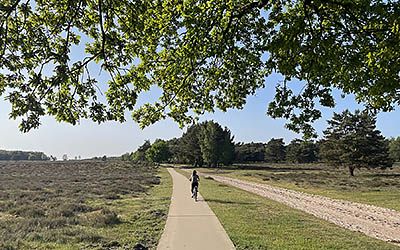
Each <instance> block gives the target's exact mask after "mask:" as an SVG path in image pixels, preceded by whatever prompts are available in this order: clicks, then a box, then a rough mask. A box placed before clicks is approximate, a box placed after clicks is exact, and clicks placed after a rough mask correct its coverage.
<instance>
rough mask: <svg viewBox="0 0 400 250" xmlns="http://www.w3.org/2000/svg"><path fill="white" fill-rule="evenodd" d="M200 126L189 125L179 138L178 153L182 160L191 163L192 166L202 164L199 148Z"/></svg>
mask: <svg viewBox="0 0 400 250" xmlns="http://www.w3.org/2000/svg"><path fill="white" fill-rule="evenodd" d="M199 140H201V126H200V125H199V124H195V125H192V126H190V127H189V128H188V129H187V131H186V132H185V133H184V134H183V135H182V138H181V140H180V149H181V150H180V153H181V154H182V156H181V157H182V158H183V161H184V162H186V163H190V164H193V166H194V167H201V166H203V156H202V153H201V149H200V141H199Z"/></svg>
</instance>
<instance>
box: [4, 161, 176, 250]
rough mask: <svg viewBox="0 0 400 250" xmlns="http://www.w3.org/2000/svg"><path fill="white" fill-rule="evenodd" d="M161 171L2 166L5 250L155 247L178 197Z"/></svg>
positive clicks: (116, 165)
mask: <svg viewBox="0 0 400 250" xmlns="http://www.w3.org/2000/svg"><path fill="white" fill-rule="evenodd" d="M159 171H160V170H159V169H158V168H155V167H152V166H145V165H134V164H132V163H130V162H122V161H79V162H78V161H74V162H70V161H66V162H40V163H39V162H37V163H35V162H15V163H12V162H8V163H0V183H1V185H0V235H1V237H0V249H49V248H66V249H84V248H93V249H112V248H118V247H120V248H124V249H134V248H135V247H140V246H145V247H154V246H155V245H156V244H157V242H158V239H159V237H160V234H161V232H162V229H163V227H164V223H165V218H166V214H167V212H168V205H169V197H170V195H171V182H170V179H169V176H168V174H167V173H166V172H165V170H162V172H159ZM159 175H161V177H162V178H160V176H159Z"/></svg>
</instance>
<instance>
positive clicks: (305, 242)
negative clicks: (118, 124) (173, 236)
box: [179, 170, 399, 250]
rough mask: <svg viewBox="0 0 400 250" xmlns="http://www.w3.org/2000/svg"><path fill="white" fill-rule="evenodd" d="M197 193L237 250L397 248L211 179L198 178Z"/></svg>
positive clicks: (186, 173) (184, 172)
mask: <svg viewBox="0 0 400 250" xmlns="http://www.w3.org/2000/svg"><path fill="white" fill-rule="evenodd" d="M179 172H180V173H182V174H184V175H186V176H189V175H190V174H189V173H188V172H186V171H182V170H179ZM199 190H200V193H201V194H202V196H203V197H204V198H205V199H206V201H207V203H208V204H209V205H210V207H211V209H212V210H213V211H214V213H215V214H216V215H217V217H218V218H219V220H220V221H221V223H222V225H223V226H224V228H225V230H226V231H227V233H228V235H229V237H230V238H231V239H232V241H233V243H234V244H235V246H236V248H237V249H238V250H241V249H252V250H253V249H399V248H398V247H396V246H394V245H391V244H388V243H385V242H383V241H380V240H376V239H373V238H370V237H368V236H365V235H364V234H361V233H357V232H352V231H349V230H346V229H343V228H340V227H338V226H336V225H334V224H332V223H329V222H326V221H324V220H321V219H318V218H316V217H314V216H312V215H309V214H307V213H304V212H302V211H299V210H296V209H292V208H289V207H287V206H285V205H282V204H280V203H278V202H275V201H271V200H268V199H266V198H263V197H260V196H257V195H255V194H251V193H249V192H246V191H242V190H240V189H237V188H234V187H231V186H226V185H224V184H220V183H218V182H216V181H213V180H211V179H206V178H202V179H201V182H200V188H199Z"/></svg>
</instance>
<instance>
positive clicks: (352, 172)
mask: <svg viewBox="0 0 400 250" xmlns="http://www.w3.org/2000/svg"><path fill="white" fill-rule="evenodd" d="M355 169H356V167H354V166H350V167H349V171H350V175H351V176H354V170H355Z"/></svg>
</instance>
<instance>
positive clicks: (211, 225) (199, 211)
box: [157, 168, 235, 250]
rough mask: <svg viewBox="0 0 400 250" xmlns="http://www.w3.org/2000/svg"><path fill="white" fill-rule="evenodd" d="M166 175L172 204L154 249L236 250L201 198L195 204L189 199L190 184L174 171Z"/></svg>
mask: <svg viewBox="0 0 400 250" xmlns="http://www.w3.org/2000/svg"><path fill="white" fill-rule="evenodd" d="M168 171H169V173H170V175H171V176H172V180H173V183H174V184H173V193H172V201H171V205H170V208H169V213H168V219H167V223H166V225H165V229H164V233H163V235H162V236H161V239H160V242H159V244H158V247H157V249H159V250H165V249H171V250H182V249H190V250H197V249H198V250H205V249H206V250H225V249H235V247H234V245H233V243H232V241H231V240H230V239H229V237H228V235H227V234H226V232H225V230H224V228H223V227H222V225H221V223H220V222H219V220H218V218H217V217H216V216H215V214H214V213H213V211H212V210H211V209H210V207H209V206H208V204H207V202H205V201H204V199H203V197H202V196H200V194H199V200H198V202H195V201H194V200H193V199H192V198H191V197H190V196H191V195H190V182H189V180H188V179H187V178H186V177H185V176H183V175H181V174H179V173H177V172H176V171H175V170H174V169H170V168H169V169H168ZM200 190H201V181H200Z"/></svg>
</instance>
